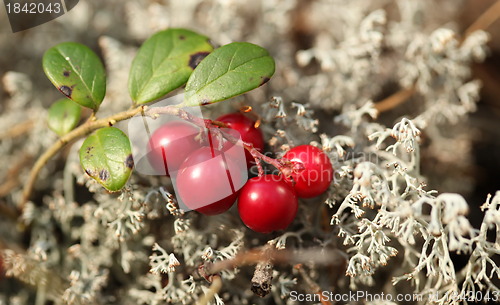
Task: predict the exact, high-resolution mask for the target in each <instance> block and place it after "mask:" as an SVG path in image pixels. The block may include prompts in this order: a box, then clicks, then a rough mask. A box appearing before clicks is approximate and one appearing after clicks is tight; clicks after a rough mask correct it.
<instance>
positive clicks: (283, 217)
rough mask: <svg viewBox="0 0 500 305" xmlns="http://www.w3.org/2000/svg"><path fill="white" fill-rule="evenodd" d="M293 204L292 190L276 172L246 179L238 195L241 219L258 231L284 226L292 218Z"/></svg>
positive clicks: (296, 204)
mask: <svg viewBox="0 0 500 305" xmlns="http://www.w3.org/2000/svg"><path fill="white" fill-rule="evenodd" d="M297 208H298V202H297V196H296V195H295V191H294V190H293V188H292V187H291V186H290V185H289V184H288V183H287V182H285V181H284V180H283V179H282V178H281V177H280V176H277V175H264V176H259V177H254V178H252V179H250V180H248V181H247V183H246V184H245V186H244V187H243V188H242V189H241V192H240V196H239V198H238V211H239V213H240V218H241V220H242V221H243V223H244V224H245V225H246V226H247V227H249V228H250V229H252V230H254V231H255V232H259V233H270V232H273V231H276V230H284V229H286V228H287V227H288V225H289V224H290V223H291V222H292V221H293V219H294V218H295V215H296V214H297Z"/></svg>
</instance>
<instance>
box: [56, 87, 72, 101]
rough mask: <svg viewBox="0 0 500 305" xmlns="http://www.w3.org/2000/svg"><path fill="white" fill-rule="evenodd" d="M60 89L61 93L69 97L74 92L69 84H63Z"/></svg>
mask: <svg viewBox="0 0 500 305" xmlns="http://www.w3.org/2000/svg"><path fill="white" fill-rule="evenodd" d="M59 91H61V93H62V94H64V95H66V96H67V97H68V98H71V93H72V92H73V89H71V88H70V87H68V86H61V87H59Z"/></svg>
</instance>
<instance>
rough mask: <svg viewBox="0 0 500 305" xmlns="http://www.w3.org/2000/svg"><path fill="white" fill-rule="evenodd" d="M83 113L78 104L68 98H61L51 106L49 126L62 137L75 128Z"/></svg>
mask: <svg viewBox="0 0 500 305" xmlns="http://www.w3.org/2000/svg"><path fill="white" fill-rule="evenodd" d="M81 113H82V108H81V107H80V106H79V105H78V104H76V103H75V102H73V101H72V100H70V99H67V98H63V99H60V100H58V101H57V102H55V103H54V104H52V106H50V108H49V116H48V124H49V128H50V129H52V130H53V131H54V132H55V133H57V134H58V135H59V136H61V137H62V136H64V135H65V134H67V133H68V132H70V131H71V130H72V129H73V128H75V126H76V125H77V124H78V122H79V121H80V115H81Z"/></svg>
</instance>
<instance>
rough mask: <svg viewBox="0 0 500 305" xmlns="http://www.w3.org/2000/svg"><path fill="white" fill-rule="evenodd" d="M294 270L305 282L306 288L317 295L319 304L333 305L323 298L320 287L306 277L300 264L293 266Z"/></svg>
mask: <svg viewBox="0 0 500 305" xmlns="http://www.w3.org/2000/svg"><path fill="white" fill-rule="evenodd" d="M294 268H295V269H296V270H298V271H299V273H300V275H301V276H302V278H303V279H304V281H305V282H306V284H307V286H309V289H310V290H312V292H313V293H314V294H317V295H319V298H320V302H321V304H322V305H333V304H332V302H330V301H329V300H328V298H325V297H324V296H323V290H321V287H319V285H318V284H316V282H314V281H313V279H312V278H311V277H310V276H309V275H307V273H306V272H305V270H304V268H303V267H302V264H297V265H295V266H294Z"/></svg>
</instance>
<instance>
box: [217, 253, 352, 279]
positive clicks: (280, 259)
mask: <svg viewBox="0 0 500 305" xmlns="http://www.w3.org/2000/svg"><path fill="white" fill-rule="evenodd" d="M263 251H266V252H265V255H264V253H263ZM266 260H272V261H273V262H274V263H275V264H277V263H288V264H298V263H304V262H310V261H311V262H314V263H315V264H318V265H334V266H342V265H343V264H344V263H345V262H346V261H347V256H346V255H345V254H344V253H343V252H341V251H340V250H329V251H325V250H324V249H323V248H321V249H319V248H310V249H307V250H300V251H293V252H292V251H288V250H277V249H268V248H266V247H263V248H256V249H251V250H249V251H246V252H244V253H241V254H238V255H236V256H235V257H234V258H232V259H229V260H224V261H218V262H216V263H214V264H212V265H211V266H207V273H208V274H217V273H219V272H220V271H222V270H227V269H233V268H236V267H241V266H248V265H255V264H258V263H260V262H263V261H266Z"/></svg>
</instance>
